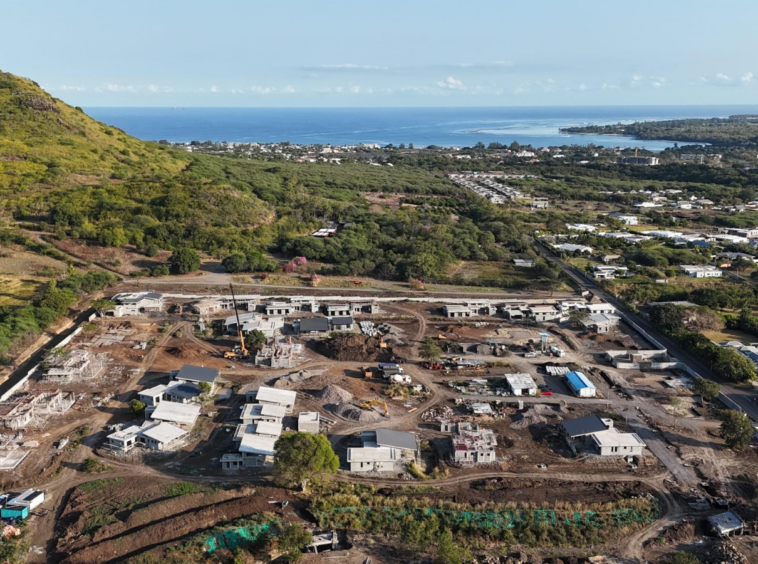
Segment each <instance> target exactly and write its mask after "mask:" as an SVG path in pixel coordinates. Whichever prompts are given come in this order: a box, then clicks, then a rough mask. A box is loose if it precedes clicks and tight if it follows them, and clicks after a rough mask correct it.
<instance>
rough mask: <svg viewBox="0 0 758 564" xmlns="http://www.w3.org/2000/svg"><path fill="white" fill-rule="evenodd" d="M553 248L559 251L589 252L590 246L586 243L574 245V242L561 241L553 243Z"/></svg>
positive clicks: (590, 250)
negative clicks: (556, 243)
mask: <svg viewBox="0 0 758 564" xmlns="http://www.w3.org/2000/svg"><path fill="white" fill-rule="evenodd" d="M553 248H554V249H555V250H556V251H558V252H561V253H591V252H592V247H588V246H586V245H575V244H574V243H561V244H560V245H553Z"/></svg>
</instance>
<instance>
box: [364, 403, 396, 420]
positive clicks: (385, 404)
mask: <svg viewBox="0 0 758 564" xmlns="http://www.w3.org/2000/svg"><path fill="white" fill-rule="evenodd" d="M375 405H381V406H382V407H384V416H385V417H389V414H390V413H389V410H388V409H387V402H386V401H382V400H369V401H366V402H363V403H361V404H359V405H358V407H360V408H361V409H372V408H373V407H374V406H375Z"/></svg>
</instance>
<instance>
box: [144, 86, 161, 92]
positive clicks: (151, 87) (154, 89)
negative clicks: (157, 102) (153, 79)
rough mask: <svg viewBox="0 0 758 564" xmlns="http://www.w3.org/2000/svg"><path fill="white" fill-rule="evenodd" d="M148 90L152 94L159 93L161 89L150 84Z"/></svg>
mask: <svg viewBox="0 0 758 564" xmlns="http://www.w3.org/2000/svg"><path fill="white" fill-rule="evenodd" d="M147 89H148V90H149V91H150V92H158V91H159V90H160V88H158V87H157V86H156V85H155V84H148V85H147Z"/></svg>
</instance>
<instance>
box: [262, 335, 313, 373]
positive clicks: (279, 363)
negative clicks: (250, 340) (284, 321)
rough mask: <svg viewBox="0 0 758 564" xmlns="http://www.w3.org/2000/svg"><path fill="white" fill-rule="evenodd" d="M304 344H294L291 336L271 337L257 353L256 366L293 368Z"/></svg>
mask: <svg viewBox="0 0 758 564" xmlns="http://www.w3.org/2000/svg"><path fill="white" fill-rule="evenodd" d="M302 348H303V345H300V344H293V343H292V340H291V339H290V338H289V337H286V338H280V339H279V340H277V339H271V340H270V341H269V343H267V344H266V346H265V347H263V348H262V349H260V350H259V351H258V352H256V353H255V364H256V366H266V367H269V368H292V367H293V366H295V365H296V364H297V361H298V359H299V358H300V353H301V352H302Z"/></svg>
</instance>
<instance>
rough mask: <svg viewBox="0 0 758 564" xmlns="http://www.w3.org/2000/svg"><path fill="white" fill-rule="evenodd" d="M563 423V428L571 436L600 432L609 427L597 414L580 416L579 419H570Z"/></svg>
mask: <svg viewBox="0 0 758 564" xmlns="http://www.w3.org/2000/svg"><path fill="white" fill-rule="evenodd" d="M561 425H563V428H564V429H565V430H566V433H568V435H569V436H570V437H581V436H582V435H589V434H590V433H599V432H600V431H605V430H607V429H608V426H607V425H606V424H605V423H603V420H602V419H600V417H598V416H597V415H590V416H589V417H580V418H579V419H568V420H566V421H564V422H563V423H561Z"/></svg>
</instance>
